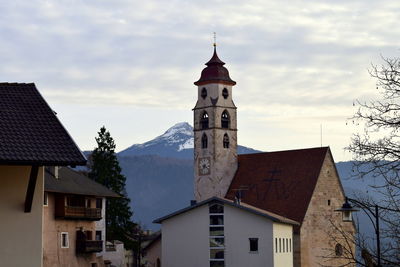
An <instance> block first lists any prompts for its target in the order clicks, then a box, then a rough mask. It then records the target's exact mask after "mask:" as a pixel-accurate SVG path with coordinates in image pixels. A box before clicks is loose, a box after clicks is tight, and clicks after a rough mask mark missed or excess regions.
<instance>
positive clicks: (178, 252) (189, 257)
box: [161, 206, 210, 267]
mask: <svg viewBox="0 0 400 267" xmlns="http://www.w3.org/2000/svg"><path fill="white" fill-rule="evenodd" d="M161 231H162V239H161V240H162V245H161V247H162V254H161V255H162V256H161V258H162V262H161V266H163V267H188V266H190V267H204V266H210V263H209V257H210V255H209V215H208V206H202V207H198V208H197V209H194V210H191V211H188V212H186V213H183V214H181V215H179V216H176V217H172V218H171V219H169V220H166V221H164V222H163V223H162V227H161Z"/></svg>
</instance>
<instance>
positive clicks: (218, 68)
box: [194, 46, 236, 86]
mask: <svg viewBox="0 0 400 267" xmlns="http://www.w3.org/2000/svg"><path fill="white" fill-rule="evenodd" d="M206 65H207V67H206V68H204V69H203V71H202V72H201V76H200V79H199V80H198V81H197V82H195V83H194V84H195V85H197V86H200V85H204V84H207V83H222V84H227V85H235V84H236V82H235V81H233V80H232V79H231V77H229V71H228V70H227V68H225V67H224V65H225V62H223V61H222V60H221V59H219V58H218V55H217V49H216V47H215V46H214V54H213V56H212V58H211V59H210V60H209V61H208V62H207V63H206Z"/></svg>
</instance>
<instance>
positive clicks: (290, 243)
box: [289, 238, 292, 252]
mask: <svg viewBox="0 0 400 267" xmlns="http://www.w3.org/2000/svg"><path fill="white" fill-rule="evenodd" d="M289 247H290V252H292V239H291V238H289Z"/></svg>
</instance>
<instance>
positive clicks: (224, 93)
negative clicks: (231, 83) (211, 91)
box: [222, 88, 229, 99]
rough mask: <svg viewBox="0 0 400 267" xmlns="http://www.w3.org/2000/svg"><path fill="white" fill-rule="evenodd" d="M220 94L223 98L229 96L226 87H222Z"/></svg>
mask: <svg viewBox="0 0 400 267" xmlns="http://www.w3.org/2000/svg"><path fill="white" fill-rule="evenodd" d="M222 96H223V97H224V98H225V99H227V98H228V96H229V92H228V89H226V88H224V89H223V90H222Z"/></svg>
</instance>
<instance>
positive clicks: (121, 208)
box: [89, 126, 135, 248]
mask: <svg viewBox="0 0 400 267" xmlns="http://www.w3.org/2000/svg"><path fill="white" fill-rule="evenodd" d="M98 134H99V136H98V137H96V142H97V147H96V148H95V149H94V151H93V153H92V154H91V156H90V160H89V162H90V169H91V170H90V173H89V177H90V178H91V179H93V180H95V181H96V182H98V183H100V184H103V185H104V186H106V187H107V188H109V189H110V190H112V191H114V192H115V193H117V194H119V195H120V196H121V197H119V198H108V199H107V201H106V203H107V205H106V231H107V232H106V233H107V237H106V238H107V240H120V241H122V242H124V244H125V247H126V248H132V247H133V246H134V243H133V242H132V239H130V238H128V237H127V236H131V233H132V231H133V230H134V228H135V224H134V223H133V222H132V221H131V217H132V215H133V213H132V211H131V209H130V206H129V203H130V199H129V198H128V196H127V194H126V190H125V181H126V178H125V176H124V175H122V174H121V167H120V166H119V162H118V159H117V156H116V154H115V143H114V139H113V138H112V137H111V135H110V132H108V131H107V130H106V128H105V127H104V126H103V127H102V128H101V129H100V131H99V132H98Z"/></svg>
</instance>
